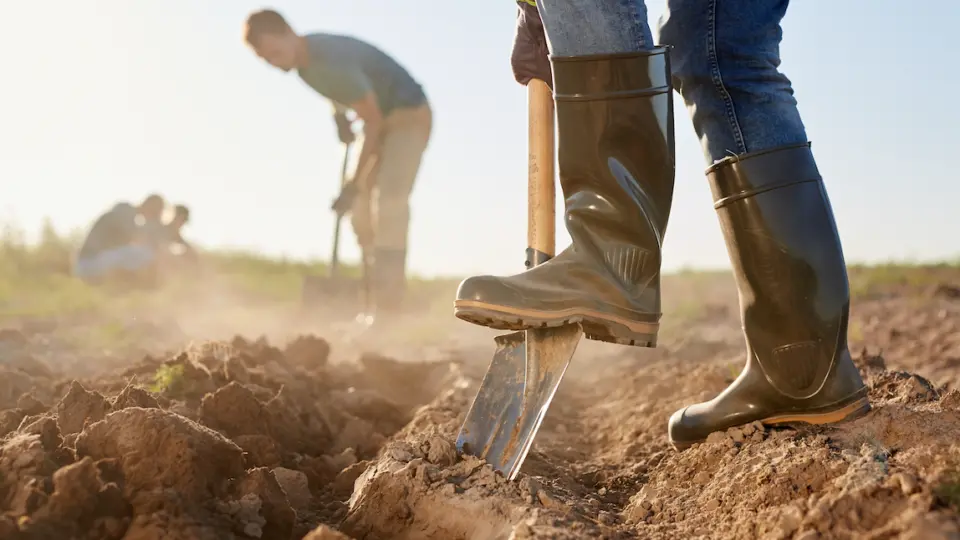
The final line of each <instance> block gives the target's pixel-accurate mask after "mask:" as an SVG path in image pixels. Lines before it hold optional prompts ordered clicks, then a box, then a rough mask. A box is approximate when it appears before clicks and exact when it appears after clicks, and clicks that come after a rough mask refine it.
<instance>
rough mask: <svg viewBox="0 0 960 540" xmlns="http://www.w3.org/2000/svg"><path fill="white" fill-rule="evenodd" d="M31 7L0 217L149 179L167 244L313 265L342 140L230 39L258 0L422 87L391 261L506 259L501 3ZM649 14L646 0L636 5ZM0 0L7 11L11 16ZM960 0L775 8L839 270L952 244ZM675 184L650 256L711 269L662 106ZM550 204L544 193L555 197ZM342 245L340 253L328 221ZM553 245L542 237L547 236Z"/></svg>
mask: <svg viewBox="0 0 960 540" xmlns="http://www.w3.org/2000/svg"><path fill="white" fill-rule="evenodd" d="M93 5H94V3H93V2H78V1H76V0H31V1H30V2H15V3H10V4H9V5H7V6H5V7H4V11H5V15H6V20H7V23H6V24H4V30H3V32H2V33H0V66H2V69H3V78H2V81H3V84H2V85H0V201H2V205H0V211H2V214H3V215H2V217H3V218H5V219H7V220H10V219H15V220H17V221H18V222H19V223H21V224H23V225H24V226H25V227H27V228H28V229H30V230H36V229H37V228H38V227H39V225H40V223H41V221H42V219H43V218H44V217H45V216H50V217H52V218H53V220H54V223H55V224H56V225H57V226H58V227H59V228H61V229H72V228H75V227H85V226H87V225H88V223H89V222H90V221H91V220H92V219H94V218H95V217H96V216H97V215H98V214H99V212H101V211H102V210H103V209H104V208H105V207H106V206H109V205H110V204H112V203H113V201H114V200H117V199H130V200H134V201H139V200H140V198H142V197H143V196H144V195H146V194H147V193H148V192H150V191H155V190H156V191H159V192H161V193H162V194H163V195H165V196H167V197H168V198H169V199H171V200H173V201H175V202H185V203H187V204H189V205H190V206H191V207H192V209H193V212H194V213H193V216H194V222H193V223H191V224H190V226H189V230H187V231H186V236H187V237H188V238H192V239H194V240H195V241H197V242H198V243H200V244H203V245H208V246H232V247H242V248H248V249H254V250H259V251H263V252H265V253H269V254H286V255H289V256H294V257H327V256H328V253H329V249H330V246H331V245H332V244H331V233H332V230H333V217H332V215H331V213H330V211H329V210H328V208H329V203H330V200H331V199H332V198H333V197H334V195H335V194H336V191H337V187H338V186H337V184H338V174H339V168H340V159H341V147H340V145H339V141H338V140H337V139H336V134H335V130H334V126H333V123H332V121H331V119H330V114H329V105H328V103H327V102H326V101H325V100H324V99H323V98H321V97H320V96H318V95H317V94H315V93H314V92H313V91H312V90H310V89H309V88H308V87H307V86H306V85H304V84H303V83H302V82H301V81H300V80H299V79H298V78H297V75H296V74H295V73H290V74H284V73H282V72H280V71H277V70H275V69H273V68H271V67H269V66H268V65H266V64H265V63H263V62H262V61H260V60H259V59H258V58H256V56H255V55H253V54H252V53H251V52H250V51H249V50H248V49H247V48H246V47H245V46H244V45H243V42H242V39H241V26H242V23H243V20H244V17H245V16H246V15H247V13H248V12H249V11H251V10H253V9H257V8H260V7H274V8H276V9H278V10H279V11H280V12H281V13H283V14H284V15H285V16H286V17H287V18H288V19H289V20H290V21H291V23H292V24H293V25H294V27H295V28H296V29H297V30H299V31H330V32H336V33H345V34H352V35H354V36H357V37H360V38H362V39H365V40H368V41H370V42H372V43H374V44H376V45H378V46H380V47H382V48H383V49H384V50H386V51H387V52H388V53H389V54H391V55H393V56H394V57H395V58H396V59H398V60H399V62H400V63H401V64H403V65H404V66H406V67H407V68H408V69H409V70H410V71H411V72H412V74H413V76H414V77H415V78H417V79H418V80H419V81H420V82H421V83H422V84H423V85H424V86H425V89H426V92H427V94H428V96H429V98H430V100H431V101H432V104H433V108H434V115H435V116H434V118H435V129H434V133H433V139H432V142H431V144H430V147H429V149H428V150H427V154H426V156H425V159H424V164H423V168H422V169H421V173H420V178H419V181H418V185H417V187H416V190H415V192H414V197H413V222H412V226H411V240H410V250H411V251H410V265H411V267H412V269H413V270H414V271H416V272H419V273H424V274H460V275H462V274H465V273H468V272H477V271H483V272H511V271H518V270H520V269H522V268H523V266H522V265H523V257H524V248H525V247H526V246H525V245H524V244H525V234H526V233H525V227H526V200H525V198H526V184H525V182H526V174H525V171H526V164H525V159H526V90H525V89H524V88H523V87H521V86H519V85H518V84H516V83H515V82H514V81H513V78H512V76H511V73H510V66H509V53H510V48H511V39H512V36H513V25H514V17H515V12H514V7H513V4H512V3H511V2H510V1H509V0H484V1H481V2H444V3H440V2H425V1H423V0H406V1H398V0H366V1H363V2H357V1H352V2H351V1H347V2H333V1H329V0H319V1H317V0H287V1H277V2H275V3H273V4H272V5H271V4H263V3H261V2H251V1H249V0H203V1H196V0H162V1H153V0H151V1H136V2H132V1H129V0H98V1H97V2H96V3H95V5H96V7H91V6H93ZM649 8H650V20H651V23H652V24H655V23H656V20H657V18H658V17H659V16H660V14H661V13H662V11H663V2H662V1H653V2H650V3H649ZM11 9H12V13H11ZM958 23H960V3H958V2H948V1H946V0H925V1H922V2H911V3H908V2H905V1H894V0H869V1H868V0H844V1H829V0H802V1H795V2H793V3H792V4H791V7H790V10H789V11H788V14H787V18H786V20H785V21H784V33H785V37H784V42H783V45H782V55H783V66H782V68H783V70H784V71H785V73H786V74H787V75H788V76H789V77H790V78H791V79H792V80H793V81H794V87H795V90H796V92H797V98H798V100H799V102H800V110H801V113H802V114H803V116H804V119H805V121H806V124H807V128H808V133H809V136H810V138H811V140H812V141H813V148H814V152H815V154H816V156H817V158H818V160H819V164H820V168H821V171H822V172H823V174H824V176H825V178H826V181H827V187H828V189H829V193H830V196H831V198H832V201H833V203H834V208H835V211H836V214H837V221H838V224H839V228H840V234H841V237H842V239H843V242H844V247H845V249H846V256H847V260H848V261H849V262H854V261H877V260H887V259H891V258H916V259H940V258H948V257H950V258H952V257H955V256H957V255H958V254H960V238H958V234H957V233H958V231H960V212H957V211H956V205H957V201H958V199H960V188H958V179H957V174H956V170H957V163H956V160H957V156H956V154H955V152H957V151H958V145H960V133H958V126H960V113H958V107H960V105H957V104H956V102H957V98H956V97H955V95H956V92H957V89H958V88H960V70H958V67H957V66H958V65H960V64H958V62H957V60H956V51H957V46H956V41H955V37H956V35H955V34H954V32H956V31H957V25H958ZM676 101H677V124H676V125H677V139H678V140H677V189H676V201H675V205H674V209H673V213H672V215H671V218H670V225H669V228H668V230H667V235H666V246H665V254H664V259H665V261H664V264H665V266H666V267H667V268H668V269H675V268H678V267H681V266H710V267H717V266H725V265H726V264H727V262H726V261H727V255H726V248H725V247H724V245H723V242H722V238H721V236H720V231H719V227H718V225H717V220H716V217H715V214H714V211H713V209H712V206H711V201H710V193H709V190H708V187H707V184H706V181H705V179H704V177H703V169H704V167H705V163H704V161H703V157H702V154H701V151H700V148H699V145H698V142H697V140H696V137H695V136H694V133H693V129H692V127H691V125H690V121H689V117H688V116H687V113H686V110H685V109H683V107H682V102H681V100H680V99H677V100H676ZM559 199H560V198H559V197H558V200H559ZM343 234H344V237H343V238H344V240H346V241H345V242H342V243H341V246H344V256H345V257H347V258H349V259H354V258H355V257H356V255H357V253H358V250H357V248H356V247H355V246H354V241H353V232H352V231H351V230H350V229H349V227H346V228H344V233H343ZM568 242H569V237H568V236H567V235H566V232H565V231H563V229H562V227H561V228H560V229H559V231H558V244H559V247H561V248H562V247H563V246H565V245H566V244H567V243H568Z"/></svg>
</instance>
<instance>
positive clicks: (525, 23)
mask: <svg viewBox="0 0 960 540" xmlns="http://www.w3.org/2000/svg"><path fill="white" fill-rule="evenodd" d="M517 4H518V9H517V31H516V34H515V35H514V38H513V51H512V52H511V53H510V67H511V68H513V78H514V79H516V81H517V82H518V83H520V84H522V85H524V86H526V85H527V84H528V83H529V82H530V80H531V79H540V80H541V81H543V82H545V83H547V85H548V86H549V87H550V88H551V89H552V88H553V72H552V71H551V70H550V57H549V54H550V51H549V49H548V48H547V36H546V34H544V32H543V21H541V20H540V12H539V11H537V8H536V6H531V5H530V4H528V3H526V2H524V1H523V0H519V1H518V2H517Z"/></svg>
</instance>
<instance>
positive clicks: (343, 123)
mask: <svg viewBox="0 0 960 540" xmlns="http://www.w3.org/2000/svg"><path fill="white" fill-rule="evenodd" d="M333 121H334V123H336V124H337V137H339V138H340V142H342V143H343V144H350V143H352V142H353V141H355V140H357V136H356V135H355V134H354V133H353V123H352V122H350V119H349V118H347V114H346V113H345V112H342V111H338V112H335V113H333Z"/></svg>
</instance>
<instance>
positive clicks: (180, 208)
mask: <svg viewBox="0 0 960 540" xmlns="http://www.w3.org/2000/svg"><path fill="white" fill-rule="evenodd" d="M173 216H174V217H177V218H180V219H182V220H183V221H184V223H186V222H187V221H189V220H190V209H189V208H187V207H186V206H184V205H182V204H178V205H176V206H174V207H173Z"/></svg>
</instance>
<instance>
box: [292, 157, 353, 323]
mask: <svg viewBox="0 0 960 540" xmlns="http://www.w3.org/2000/svg"><path fill="white" fill-rule="evenodd" d="M350 147H351V145H350V144H349V143H348V144H346V145H344V150H343V167H342V168H341V170H340V189H341V190H342V189H343V188H344V186H346V184H347V167H348V164H349V163H350ZM334 213H335V215H336V223H335V225H334V228H333V252H332V253H331V254H330V269H329V273H328V275H326V276H305V277H304V279H303V289H302V291H301V302H302V304H303V307H304V308H311V307H315V306H330V307H332V306H334V305H335V306H336V307H338V308H343V309H349V310H351V311H352V310H355V309H356V304H357V303H358V301H359V297H360V292H361V288H362V289H363V292H364V297H365V298H364V303H366V300H367V299H366V296H369V291H368V290H367V289H369V287H368V283H367V279H368V268H367V266H368V262H367V255H366V250H364V254H363V279H362V282H359V283H358V282H357V280H356V279H353V278H347V277H344V276H341V275H340V225H341V222H342V221H343V213H341V212H337V211H335V212H334ZM344 304H347V305H344Z"/></svg>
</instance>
